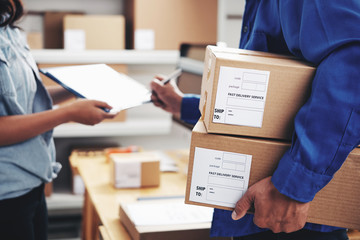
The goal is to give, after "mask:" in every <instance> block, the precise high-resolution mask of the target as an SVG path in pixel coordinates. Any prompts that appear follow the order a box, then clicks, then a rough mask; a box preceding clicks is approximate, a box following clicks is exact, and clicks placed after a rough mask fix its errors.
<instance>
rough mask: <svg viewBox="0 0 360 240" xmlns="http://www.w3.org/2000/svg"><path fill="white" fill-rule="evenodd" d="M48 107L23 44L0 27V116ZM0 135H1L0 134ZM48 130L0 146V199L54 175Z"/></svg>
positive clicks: (9, 30) (55, 165)
mask: <svg viewBox="0 0 360 240" xmlns="http://www.w3.org/2000/svg"><path fill="white" fill-rule="evenodd" d="M51 108H52V101H51V99H50V96H49V94H48V92H47V91H46V89H45V87H44V86H43V84H42V82H41V79H40V76H39V72H38V69H37V66H36V63H35V61H34V59H33V58H32V56H31V54H30V51H29V48H28V46H27V44H26V41H25V39H24V37H23V35H22V34H21V33H20V31H19V30H18V29H16V28H11V27H5V28H0V117H1V116H12V115H24V114H32V113H37V112H41V111H45V110H49V109H51ZM0 134H1V133H0ZM60 168H61V165H60V164H59V163H56V162H55V147H54V141H53V138H52V131H48V132H45V133H43V134H40V135H38V136H36V137H33V138H31V139H28V140H26V141H23V142H20V143H16V144H12V145H7V146H0V200H2V199H8V198H14V197H18V196H21V195H23V194H25V193H27V192H29V191H30V190H31V189H33V188H34V187H37V186H39V185H40V184H41V183H43V182H50V181H51V180H52V179H53V178H54V177H56V176H57V173H58V172H59V170H60Z"/></svg>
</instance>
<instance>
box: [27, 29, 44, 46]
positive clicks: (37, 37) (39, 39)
mask: <svg viewBox="0 0 360 240" xmlns="http://www.w3.org/2000/svg"><path fill="white" fill-rule="evenodd" d="M26 40H27V43H28V44H29V47H30V49H43V48H44V43H43V35H42V34H41V33H40V32H28V33H26Z"/></svg>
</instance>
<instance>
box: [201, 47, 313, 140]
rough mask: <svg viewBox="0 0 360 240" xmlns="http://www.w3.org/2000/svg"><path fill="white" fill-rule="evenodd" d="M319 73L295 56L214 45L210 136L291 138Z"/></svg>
mask: <svg viewBox="0 0 360 240" xmlns="http://www.w3.org/2000/svg"><path fill="white" fill-rule="evenodd" d="M315 70H316V69H315V68H314V67H312V66H309V65H308V64H306V63H304V62H300V61H298V60H296V59H295V58H292V57H287V56H282V55H276V54H270V53H263V52H255V51H248V50H241V49H231V48H220V47H215V46H208V47H207V51H206V56H205V66H204V72H203V78H202V85H201V101H200V111H201V113H202V119H203V120H204V123H205V126H206V129H207V131H208V132H209V133H222V134H234V135H246V136H254V137H263V138H274V139H291V136H292V133H293V128H294V126H293V122H294V117H295V115H296V113H297V112H298V110H299V109H300V108H301V106H303V105H304V103H305V102H306V100H307V99H308V96H309V94H310V90H311V83H312V79H313V76H314V74H315Z"/></svg>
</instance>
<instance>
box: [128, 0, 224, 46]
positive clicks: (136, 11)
mask: <svg viewBox="0 0 360 240" xmlns="http://www.w3.org/2000/svg"><path fill="white" fill-rule="evenodd" d="M124 5H125V11H124V12H125V17H126V36H127V43H126V48H128V49H134V48H135V49H156V50H158V49H176V50H179V49H180V45H181V43H184V42H187V43H194V44H203V43H209V42H213V43H215V42H216V41H217V0H197V1H193V0H181V1H178V0H126V1H125V2H124Z"/></svg>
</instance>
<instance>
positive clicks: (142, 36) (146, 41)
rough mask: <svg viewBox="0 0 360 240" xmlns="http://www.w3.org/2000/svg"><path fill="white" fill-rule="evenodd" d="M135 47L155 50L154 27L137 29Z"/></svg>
mask: <svg viewBox="0 0 360 240" xmlns="http://www.w3.org/2000/svg"><path fill="white" fill-rule="evenodd" d="M134 48H135V49H136V50H154V49H155V31H154V30H153V29H136V30H135V46H134Z"/></svg>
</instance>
